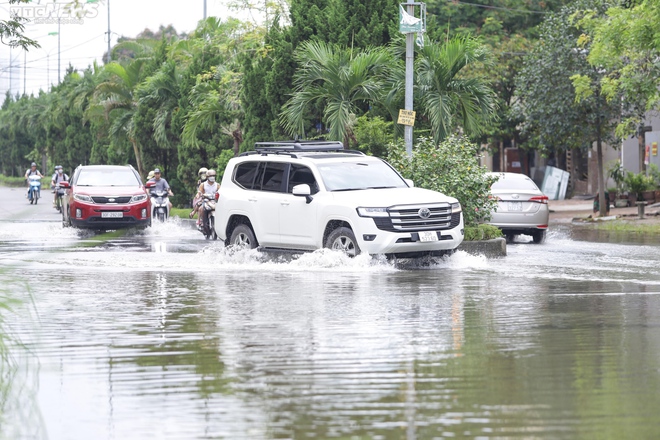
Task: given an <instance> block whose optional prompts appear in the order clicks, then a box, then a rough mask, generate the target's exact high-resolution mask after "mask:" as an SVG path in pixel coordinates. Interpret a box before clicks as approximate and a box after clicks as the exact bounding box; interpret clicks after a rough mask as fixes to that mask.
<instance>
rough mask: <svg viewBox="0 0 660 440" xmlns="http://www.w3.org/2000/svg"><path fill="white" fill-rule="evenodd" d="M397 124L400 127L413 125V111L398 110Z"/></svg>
mask: <svg viewBox="0 0 660 440" xmlns="http://www.w3.org/2000/svg"><path fill="white" fill-rule="evenodd" d="M397 124H401V125H410V126H411V127H412V126H414V125H415V112H414V111H413V110H399V120H398V121H397Z"/></svg>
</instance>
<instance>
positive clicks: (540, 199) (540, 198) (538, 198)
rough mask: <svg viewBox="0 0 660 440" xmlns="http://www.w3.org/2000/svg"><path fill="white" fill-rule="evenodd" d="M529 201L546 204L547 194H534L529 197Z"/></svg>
mask: <svg viewBox="0 0 660 440" xmlns="http://www.w3.org/2000/svg"><path fill="white" fill-rule="evenodd" d="M529 201H530V202H538V203H542V204H544V205H547V204H548V196H534V197H530V198H529Z"/></svg>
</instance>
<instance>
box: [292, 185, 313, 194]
mask: <svg viewBox="0 0 660 440" xmlns="http://www.w3.org/2000/svg"><path fill="white" fill-rule="evenodd" d="M310 194H312V189H311V188H310V187H309V185H307V184H306V183H301V184H300V185H296V186H294V187H293V195H294V196H308V195H310Z"/></svg>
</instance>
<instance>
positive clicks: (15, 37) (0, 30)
mask: <svg viewBox="0 0 660 440" xmlns="http://www.w3.org/2000/svg"><path fill="white" fill-rule="evenodd" d="M31 1H32V0H9V2H8V3H9V4H10V5H20V4H21V3H30V2H31ZM27 21H28V19H26V18H23V17H21V16H12V17H11V18H10V19H9V20H0V41H2V44H6V45H7V46H9V47H20V48H22V49H24V50H28V49H29V48H30V47H41V46H40V45H39V43H38V42H37V41H35V40H33V39H31V38H29V37H26V36H25V23H27Z"/></svg>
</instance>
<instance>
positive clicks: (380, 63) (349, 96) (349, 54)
mask: <svg viewBox="0 0 660 440" xmlns="http://www.w3.org/2000/svg"><path fill="white" fill-rule="evenodd" d="M389 59H390V56H389V54H388V53H387V52H386V51H385V50H384V49H364V50H359V49H344V48H341V47H339V46H337V45H330V44H326V43H322V42H311V41H310V42H307V43H303V44H302V45H301V46H300V48H299V50H298V51H296V60H297V61H298V63H299V64H300V66H301V67H300V69H298V71H297V72H296V74H295V76H294V84H295V89H294V92H293V97H292V98H291V99H290V100H289V101H287V103H286V104H285V105H284V108H283V110H282V113H281V122H282V125H283V127H284V129H285V130H286V131H287V132H288V133H289V134H290V135H302V136H303V137H305V133H306V132H307V131H308V130H309V128H308V127H307V126H306V115H307V114H308V112H309V107H310V106H311V105H312V104H316V103H320V104H322V106H323V109H324V110H323V118H324V120H325V122H326V124H327V125H328V126H329V127H330V133H329V137H330V139H333V140H341V141H344V145H348V144H349V139H348V131H349V122H350V121H351V115H356V114H358V113H359V112H360V109H359V108H358V104H359V103H364V102H369V101H376V100H377V98H378V96H379V94H380V93H381V88H382V87H383V84H384V72H385V70H386V67H387V64H388V61H389Z"/></svg>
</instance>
